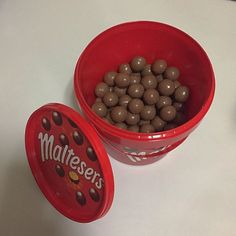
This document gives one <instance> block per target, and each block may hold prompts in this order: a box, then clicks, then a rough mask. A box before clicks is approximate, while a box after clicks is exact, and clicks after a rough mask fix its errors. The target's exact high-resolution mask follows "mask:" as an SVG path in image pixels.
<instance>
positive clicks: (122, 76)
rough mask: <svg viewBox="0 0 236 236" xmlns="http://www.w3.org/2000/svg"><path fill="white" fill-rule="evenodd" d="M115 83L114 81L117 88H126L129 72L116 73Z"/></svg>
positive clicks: (128, 81)
mask: <svg viewBox="0 0 236 236" xmlns="http://www.w3.org/2000/svg"><path fill="white" fill-rule="evenodd" d="M115 83H116V86H117V87H119V88H127V87H128V86H129V83H130V77H129V74H126V73H119V74H117V75H116V78H115Z"/></svg>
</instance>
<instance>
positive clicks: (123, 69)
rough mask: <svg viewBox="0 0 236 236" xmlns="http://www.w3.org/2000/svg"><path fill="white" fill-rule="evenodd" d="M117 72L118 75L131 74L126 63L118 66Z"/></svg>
mask: <svg viewBox="0 0 236 236" xmlns="http://www.w3.org/2000/svg"><path fill="white" fill-rule="evenodd" d="M119 72H120V73H126V74H130V73H132V70H131V68H130V65H129V64H128V63H125V64H121V65H120V66H119Z"/></svg>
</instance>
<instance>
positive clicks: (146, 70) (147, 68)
mask: <svg viewBox="0 0 236 236" xmlns="http://www.w3.org/2000/svg"><path fill="white" fill-rule="evenodd" d="M141 74H142V76H143V77H144V76H146V75H153V73H152V70H151V65H150V64H147V65H146V66H145V67H144V68H143V70H142V72H141Z"/></svg>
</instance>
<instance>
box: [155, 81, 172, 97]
mask: <svg viewBox="0 0 236 236" xmlns="http://www.w3.org/2000/svg"><path fill="white" fill-rule="evenodd" d="M158 91H159V93H160V94H161V95H164V96H170V95H172V94H173V93H174V91H175V85H174V83H173V81H171V80H169V79H164V80H162V81H161V82H160V83H159V84H158Z"/></svg>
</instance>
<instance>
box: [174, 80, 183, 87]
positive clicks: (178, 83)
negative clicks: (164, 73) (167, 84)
mask: <svg viewBox="0 0 236 236" xmlns="http://www.w3.org/2000/svg"><path fill="white" fill-rule="evenodd" d="M173 82H174V85H175V89H177V88H178V87H179V86H180V85H181V83H180V82H179V81H178V80H174V81H173Z"/></svg>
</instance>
